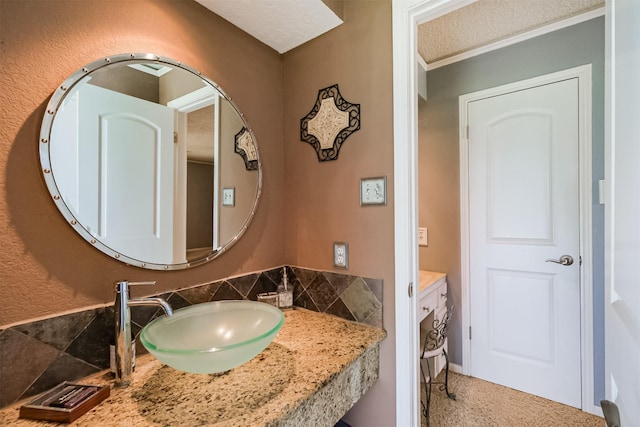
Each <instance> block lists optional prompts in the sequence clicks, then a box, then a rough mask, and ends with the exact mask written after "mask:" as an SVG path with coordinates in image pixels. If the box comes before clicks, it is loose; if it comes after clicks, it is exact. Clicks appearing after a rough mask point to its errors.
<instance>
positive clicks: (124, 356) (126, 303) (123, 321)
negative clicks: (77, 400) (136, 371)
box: [113, 280, 173, 387]
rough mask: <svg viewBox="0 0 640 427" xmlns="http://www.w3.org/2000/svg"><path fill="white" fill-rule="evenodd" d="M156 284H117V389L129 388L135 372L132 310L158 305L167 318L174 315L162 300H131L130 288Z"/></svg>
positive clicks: (126, 282)
mask: <svg viewBox="0 0 640 427" xmlns="http://www.w3.org/2000/svg"><path fill="white" fill-rule="evenodd" d="M155 284H156V282H129V281H128V280H123V281H121V282H116V300H115V303H114V306H113V308H114V311H115V315H116V343H115V344H116V345H115V365H116V382H115V385H116V387H127V386H128V385H129V384H130V383H131V372H132V370H133V367H132V361H131V310H130V309H129V307H131V306H136V305H156V306H158V305H159V306H160V307H162V309H163V310H164V313H165V314H166V315H167V316H172V315H173V310H172V309H171V306H170V305H169V303H167V302H166V301H165V300H163V299H162V298H129V286H137V285H155Z"/></svg>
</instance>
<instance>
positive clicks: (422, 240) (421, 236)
mask: <svg viewBox="0 0 640 427" xmlns="http://www.w3.org/2000/svg"><path fill="white" fill-rule="evenodd" d="M418 245H420V246H429V245H428V244H427V228H426V227H420V228H418Z"/></svg>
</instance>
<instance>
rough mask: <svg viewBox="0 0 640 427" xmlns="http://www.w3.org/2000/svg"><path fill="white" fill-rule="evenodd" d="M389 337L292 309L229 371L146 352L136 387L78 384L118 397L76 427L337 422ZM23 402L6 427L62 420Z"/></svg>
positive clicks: (7, 412) (4, 418)
mask: <svg viewBox="0 0 640 427" xmlns="http://www.w3.org/2000/svg"><path fill="white" fill-rule="evenodd" d="M385 336H386V333H385V331H383V330H382V329H377V328H373V327H370V326H366V325H362V324H358V323H354V322H349V321H346V320H343V319H340V318H337V317H334V316H330V315H327V314H322V313H316V312H313V311H308V310H305V309H298V308H296V309H294V310H289V311H286V312H285V323H284V326H283V327H282V329H281V330H280V332H279V333H278V335H277V336H276V338H275V339H274V341H273V342H272V343H271V344H270V345H269V347H267V348H266V349H265V350H264V351H263V352H262V353H261V354H259V355H258V356H257V357H255V358H254V359H253V360H251V361H249V362H248V363H246V364H244V365H242V366H239V367H237V368H235V369H233V370H231V371H229V372H227V373H224V374H214V375H202V374H189V373H185V372H180V371H177V370H175V369H173V368H170V367H168V366H164V365H163V364H161V363H160V362H159V361H158V360H156V359H155V358H154V357H153V356H151V355H148V354H146V355H144V356H140V357H138V358H137V366H136V370H135V372H134V374H133V382H132V385H131V386H129V387H128V388H123V389H119V388H113V376H112V374H108V373H102V374H99V375H94V376H91V377H88V378H86V379H85V380H82V381H77V382H80V383H86V384H105V385H106V384H109V385H110V386H111V396H110V397H109V398H108V399H107V400H105V401H104V402H102V403H100V404H99V405H98V406H96V407H95V408H93V409H92V410H90V411H89V412H87V413H86V414H84V415H83V416H82V417H80V418H79V419H78V420H76V421H75V422H74V423H72V424H71V425H74V426H96V425H100V426H133V425H135V426H136V427H138V426H157V425H175V424H178V423H179V424H182V425H185V426H192V425H219V426H234V427H235V426H300V425H313V426H322V425H326V426H333V424H334V423H335V422H337V420H338V419H340V417H342V415H343V414H344V413H345V412H346V411H347V410H348V409H349V408H351V406H353V404H354V403H355V402H356V401H357V400H358V399H359V398H360V397H361V396H362V395H363V394H364V393H365V392H366V391H367V390H368V389H369V388H370V387H371V385H372V384H373V383H374V382H375V380H376V379H377V378H378V372H379V343H380V341H382V340H383V339H384V337H385ZM29 400H31V399H29ZM23 403H25V402H20V403H18V404H16V405H13V406H10V407H8V408H5V409H3V410H1V411H0V425H11V426H43V425H59V424H57V423H48V422H44V421H33V420H24V419H19V418H18V409H19V407H20V404H23Z"/></svg>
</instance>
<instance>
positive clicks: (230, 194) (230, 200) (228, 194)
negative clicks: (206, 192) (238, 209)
mask: <svg viewBox="0 0 640 427" xmlns="http://www.w3.org/2000/svg"><path fill="white" fill-rule="evenodd" d="M235 204H236V189H235V188H223V189H222V206H235Z"/></svg>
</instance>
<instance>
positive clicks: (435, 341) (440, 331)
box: [420, 306, 456, 426]
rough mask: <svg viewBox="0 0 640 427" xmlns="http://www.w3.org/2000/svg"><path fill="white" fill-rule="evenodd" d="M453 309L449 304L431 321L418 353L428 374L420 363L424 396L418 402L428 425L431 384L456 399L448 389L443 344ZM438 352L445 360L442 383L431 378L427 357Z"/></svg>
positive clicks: (446, 359)
mask: <svg viewBox="0 0 640 427" xmlns="http://www.w3.org/2000/svg"><path fill="white" fill-rule="evenodd" d="M454 311H455V307H454V306H451V307H449V308H448V309H447V311H446V312H445V314H444V316H442V319H435V320H434V321H433V329H432V330H431V331H429V333H428V334H427V336H426V337H425V339H424V347H423V349H422V354H421V355H420V359H422V360H425V361H426V363H427V372H428V376H427V375H425V373H424V369H423V367H422V363H421V364H420V373H421V374H422V379H423V381H424V383H425V387H426V398H425V399H424V400H421V402H420V403H421V404H422V414H423V415H424V417H425V420H426V421H427V426H429V406H430V404H431V387H432V386H433V385H439V387H438V388H439V389H440V391H444V392H445V393H446V394H447V397H448V398H449V399H451V400H456V395H455V394H454V393H451V392H450V391H449V355H448V354H447V351H446V350H445V344H446V343H447V332H448V331H449V322H450V321H451V318H452V317H453V312H454ZM440 354H442V355H444V360H445V376H444V382H443V383H442V382H440V383H438V382H434V381H433V378H431V366H430V365H429V359H431V358H433V357H436V356H439V355H440ZM427 378H428V379H427Z"/></svg>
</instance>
